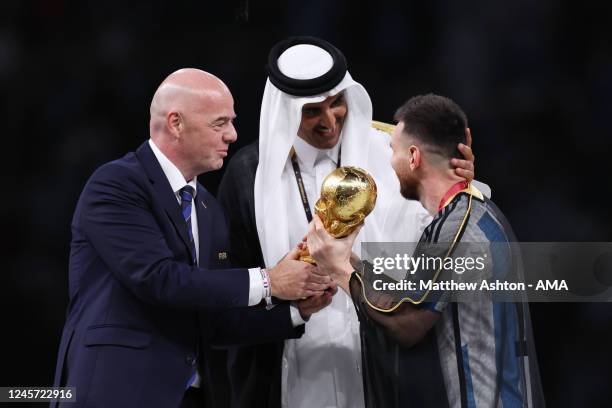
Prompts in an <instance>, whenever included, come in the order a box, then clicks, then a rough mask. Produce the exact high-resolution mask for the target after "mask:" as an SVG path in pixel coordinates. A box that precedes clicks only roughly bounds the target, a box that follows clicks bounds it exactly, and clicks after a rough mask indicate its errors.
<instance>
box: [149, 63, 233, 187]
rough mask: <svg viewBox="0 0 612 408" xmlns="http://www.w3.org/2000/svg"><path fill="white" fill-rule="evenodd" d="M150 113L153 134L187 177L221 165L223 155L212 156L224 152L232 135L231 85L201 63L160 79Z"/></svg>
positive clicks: (164, 151)
mask: <svg viewBox="0 0 612 408" xmlns="http://www.w3.org/2000/svg"><path fill="white" fill-rule="evenodd" d="M150 113H151V119H150V122H149V130H150V135H151V139H153V141H154V142H155V144H156V146H157V147H159V149H160V150H161V151H162V152H163V153H164V154H165V155H166V156H167V157H168V158H169V159H170V161H172V162H173V163H174V164H175V165H176V166H177V167H179V169H180V170H181V171H182V172H183V173H184V175H185V177H186V178H187V179H190V178H193V176H195V175H197V174H200V173H202V172H204V171H210V170H214V169H216V168H219V167H221V165H222V164H223V160H222V158H221V160H220V161H219V160H214V157H213V156H215V157H217V156H218V155H219V154H220V152H221V153H222V151H225V154H226V153H227V145H228V144H229V143H232V142H233V141H235V140H236V132H235V130H234V128H233V125H232V121H233V119H234V118H235V116H236V115H235V113H234V100H233V98H232V94H231V92H230V90H229V89H228V88H227V86H226V85H225V84H224V83H223V81H221V80H220V79H219V78H217V77H216V76H214V75H212V74H209V73H208V72H205V71H202V70H199V69H195V68H183V69H180V70H178V71H175V72H173V73H172V74H170V75H169V76H168V77H167V78H166V79H164V81H163V82H162V83H161V84H160V85H159V87H158V88H157V90H156V91H155V94H154V95H153V99H152V101H151V107H150ZM219 141H220V143H217V142H219ZM208 142H210V143H208ZM211 151H212V152H213V153H214V154H209V153H211ZM223 157H224V156H223ZM217 159H218V157H217ZM212 162H214V163H212Z"/></svg>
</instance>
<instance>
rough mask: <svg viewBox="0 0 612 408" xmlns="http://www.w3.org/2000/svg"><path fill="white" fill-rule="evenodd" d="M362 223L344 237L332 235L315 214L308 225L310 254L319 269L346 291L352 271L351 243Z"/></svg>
mask: <svg viewBox="0 0 612 408" xmlns="http://www.w3.org/2000/svg"><path fill="white" fill-rule="evenodd" d="M361 227H362V225H360V226H359V227H357V228H355V230H354V231H353V232H352V233H351V234H350V235H348V236H346V237H344V238H334V237H332V236H331V235H330V234H329V233H328V232H327V231H326V230H325V228H324V227H323V223H322V222H321V220H320V219H319V217H318V216H317V215H315V216H314V217H313V220H312V222H311V223H310V225H309V226H308V235H307V239H306V241H307V243H308V250H309V251H310V255H311V256H312V257H313V259H314V260H315V262H316V263H317V267H318V268H319V269H321V271H323V272H325V273H328V274H329V275H330V276H331V277H332V278H333V280H334V281H335V282H337V283H338V285H340V287H341V288H342V289H344V290H345V291H347V293H348V282H349V280H350V277H351V273H352V272H353V267H352V266H351V263H350V258H351V254H352V248H353V243H354V242H355V238H356V237H357V234H359V231H360V230H361Z"/></svg>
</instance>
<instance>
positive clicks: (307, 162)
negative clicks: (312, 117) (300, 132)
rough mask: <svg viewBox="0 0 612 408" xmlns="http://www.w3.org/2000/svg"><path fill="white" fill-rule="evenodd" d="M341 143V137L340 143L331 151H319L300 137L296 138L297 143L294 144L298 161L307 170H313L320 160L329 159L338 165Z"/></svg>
mask: <svg viewBox="0 0 612 408" xmlns="http://www.w3.org/2000/svg"><path fill="white" fill-rule="evenodd" d="M340 143H342V136H340V139H339V140H338V143H336V145H335V146H334V147H332V148H331V149H317V148H316V147H314V146H311V145H310V144H308V143H307V142H306V141H305V140H304V139H302V138H301V137H299V136H298V137H296V138H295V142H293V148H294V149H295V154H296V155H297V157H298V160H299V161H300V162H302V164H303V165H304V167H305V168H306V169H311V168H313V167H314V166H315V164H316V163H317V162H318V161H319V160H321V159H322V158H325V157H327V158H329V159H330V160H331V161H332V162H333V163H334V164H335V165H337V164H338V151H339V150H340Z"/></svg>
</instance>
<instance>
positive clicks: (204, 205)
mask: <svg viewBox="0 0 612 408" xmlns="http://www.w3.org/2000/svg"><path fill="white" fill-rule="evenodd" d="M200 203H202V206H203V207H204V208H208V207H206V204H204V201H200Z"/></svg>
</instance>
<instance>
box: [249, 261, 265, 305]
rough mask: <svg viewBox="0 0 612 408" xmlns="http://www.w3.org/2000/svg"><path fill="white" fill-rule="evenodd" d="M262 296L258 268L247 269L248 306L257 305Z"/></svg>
mask: <svg viewBox="0 0 612 408" xmlns="http://www.w3.org/2000/svg"><path fill="white" fill-rule="evenodd" d="M263 295H264V287H263V280H262V278H261V272H260V268H249V306H255V305H257V304H259V302H261V299H263Z"/></svg>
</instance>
